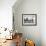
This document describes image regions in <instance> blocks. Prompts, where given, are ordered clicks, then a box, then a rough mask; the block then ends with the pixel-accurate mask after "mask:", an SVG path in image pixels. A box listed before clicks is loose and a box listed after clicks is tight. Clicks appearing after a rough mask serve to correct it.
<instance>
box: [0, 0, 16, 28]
mask: <svg viewBox="0 0 46 46" xmlns="http://www.w3.org/2000/svg"><path fill="white" fill-rule="evenodd" d="M15 2H16V0H0V27H7V28H9V29H11V28H12V6H13V4H14V3H15Z"/></svg>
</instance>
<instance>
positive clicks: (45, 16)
mask: <svg viewBox="0 0 46 46" xmlns="http://www.w3.org/2000/svg"><path fill="white" fill-rule="evenodd" d="M41 41H42V46H46V0H42V2H41Z"/></svg>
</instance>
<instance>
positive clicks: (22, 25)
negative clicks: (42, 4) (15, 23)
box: [22, 14, 37, 26]
mask: <svg viewBox="0 0 46 46" xmlns="http://www.w3.org/2000/svg"><path fill="white" fill-rule="evenodd" d="M24 15H35V24H27V25H24V24H23V16H24ZM22 26H37V14H22Z"/></svg>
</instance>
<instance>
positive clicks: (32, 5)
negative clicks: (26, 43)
mask: <svg viewBox="0 0 46 46" xmlns="http://www.w3.org/2000/svg"><path fill="white" fill-rule="evenodd" d="M13 13H14V19H15V22H14V23H15V30H18V32H22V33H23V37H24V38H28V39H31V40H34V41H35V44H36V46H41V0H18V2H16V3H15V5H14V6H13ZM22 14H37V26H22Z"/></svg>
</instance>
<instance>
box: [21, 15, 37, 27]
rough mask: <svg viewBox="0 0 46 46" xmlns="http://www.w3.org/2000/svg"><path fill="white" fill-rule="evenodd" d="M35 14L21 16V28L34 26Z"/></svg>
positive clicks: (35, 23) (35, 22) (35, 21)
mask: <svg viewBox="0 0 46 46" xmlns="http://www.w3.org/2000/svg"><path fill="white" fill-rule="evenodd" d="M36 25H37V14H22V26H36Z"/></svg>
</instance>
